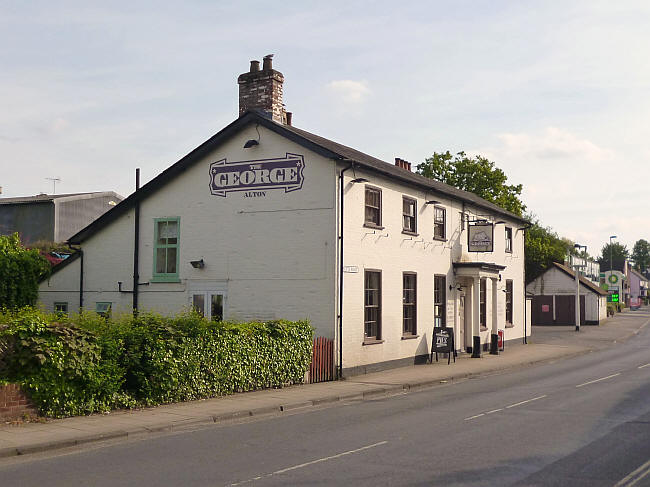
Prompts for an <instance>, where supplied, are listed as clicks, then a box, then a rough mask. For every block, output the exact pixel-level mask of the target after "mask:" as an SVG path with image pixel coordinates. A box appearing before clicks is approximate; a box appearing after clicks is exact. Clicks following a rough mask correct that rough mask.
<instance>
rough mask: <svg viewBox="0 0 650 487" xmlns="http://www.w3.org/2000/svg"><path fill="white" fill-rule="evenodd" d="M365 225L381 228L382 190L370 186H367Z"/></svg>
mask: <svg viewBox="0 0 650 487" xmlns="http://www.w3.org/2000/svg"><path fill="white" fill-rule="evenodd" d="M365 224H366V225H369V226H372V227H380V226H381V190H380V189H377V188H372V187H370V186H366V212H365Z"/></svg>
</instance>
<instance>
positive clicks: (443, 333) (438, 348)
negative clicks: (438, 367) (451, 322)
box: [429, 327, 456, 364]
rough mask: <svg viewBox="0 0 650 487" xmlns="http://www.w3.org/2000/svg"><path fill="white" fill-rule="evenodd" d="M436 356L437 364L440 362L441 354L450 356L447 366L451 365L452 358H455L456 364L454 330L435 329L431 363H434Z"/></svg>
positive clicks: (445, 328)
mask: <svg viewBox="0 0 650 487" xmlns="http://www.w3.org/2000/svg"><path fill="white" fill-rule="evenodd" d="M434 353H435V354H436V362H437V361H438V354H439V353H447V354H449V357H448V360H447V364H450V363H451V356H452V355H453V356H454V362H456V346H455V343H454V330H453V328H447V327H440V328H438V327H435V328H434V329H433V339H432V342H431V357H430V359H429V361H430V362H433V354H434Z"/></svg>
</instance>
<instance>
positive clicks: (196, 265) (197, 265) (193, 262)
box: [190, 259, 205, 269]
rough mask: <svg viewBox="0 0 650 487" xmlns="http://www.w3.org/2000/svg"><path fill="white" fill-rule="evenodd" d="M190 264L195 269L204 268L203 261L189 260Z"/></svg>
mask: <svg viewBox="0 0 650 487" xmlns="http://www.w3.org/2000/svg"><path fill="white" fill-rule="evenodd" d="M190 264H191V265H192V267H194V268H195V269H203V268H204V267H205V262H203V259H201V260H191V261H190Z"/></svg>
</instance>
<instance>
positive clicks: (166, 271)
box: [151, 217, 181, 282]
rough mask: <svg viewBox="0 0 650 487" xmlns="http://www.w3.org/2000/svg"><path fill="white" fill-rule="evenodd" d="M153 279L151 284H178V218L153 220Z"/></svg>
mask: <svg viewBox="0 0 650 487" xmlns="http://www.w3.org/2000/svg"><path fill="white" fill-rule="evenodd" d="M153 222H154V245H153V278H152V279H151V280H152V282H180V279H179V278H178V262H179V261H178V259H179V254H180V236H181V219H180V217H171V218H154V221H153Z"/></svg>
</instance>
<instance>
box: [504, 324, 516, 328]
mask: <svg viewBox="0 0 650 487" xmlns="http://www.w3.org/2000/svg"><path fill="white" fill-rule="evenodd" d="M514 327H515V325H513V324H512V323H506V328H514Z"/></svg>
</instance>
